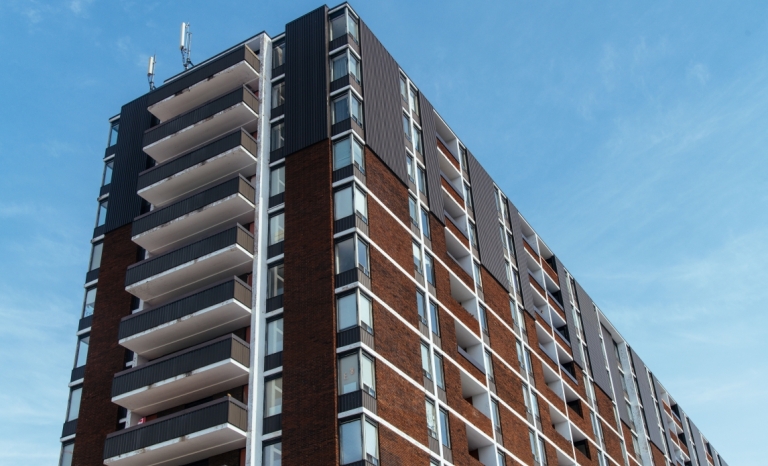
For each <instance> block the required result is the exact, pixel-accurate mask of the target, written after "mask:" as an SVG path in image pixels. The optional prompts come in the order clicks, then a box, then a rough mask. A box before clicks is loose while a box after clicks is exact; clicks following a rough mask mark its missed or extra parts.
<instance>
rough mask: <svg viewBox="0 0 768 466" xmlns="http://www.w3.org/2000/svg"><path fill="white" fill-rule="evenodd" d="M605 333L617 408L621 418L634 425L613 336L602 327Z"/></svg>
mask: <svg viewBox="0 0 768 466" xmlns="http://www.w3.org/2000/svg"><path fill="white" fill-rule="evenodd" d="M600 328H601V329H602V331H603V341H604V342H605V354H606V356H607V357H608V367H609V368H610V369H611V378H612V379H613V389H614V393H615V395H616V397H615V400H616V408H618V410H619V417H620V418H621V420H622V421H624V423H625V424H627V425H632V420H631V419H630V418H629V413H627V403H626V401H625V400H624V392H623V390H624V389H623V388H622V385H621V377H622V375H621V372H620V371H619V361H618V360H617V359H616V352H615V351H614V349H613V341H614V340H613V335H611V332H610V331H609V330H608V329H607V328H605V326H603V325H601V326H600Z"/></svg>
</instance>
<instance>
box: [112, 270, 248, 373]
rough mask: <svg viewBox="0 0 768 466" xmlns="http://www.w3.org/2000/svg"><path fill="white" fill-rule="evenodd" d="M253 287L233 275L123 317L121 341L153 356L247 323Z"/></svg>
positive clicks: (143, 353)
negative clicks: (201, 288)
mask: <svg viewBox="0 0 768 466" xmlns="http://www.w3.org/2000/svg"><path fill="white" fill-rule="evenodd" d="M251 299H252V295H251V287H249V286H248V285H246V284H245V283H243V282H242V281H240V280H239V279H238V278H232V279H230V280H227V281H226V282H223V283H219V284H217V285H214V286H212V287H210V288H208V289H205V290H203V291H199V292H197V293H194V294H192V295H189V296H186V297H184V298H181V299H179V300H176V301H173V302H171V303H168V304H166V305H164V306H160V307H156V308H152V309H145V310H143V311H141V312H137V313H136V314H131V315H129V316H127V317H123V320H122V321H121V322H120V330H119V331H118V338H119V339H120V342H119V343H120V345H121V346H123V347H125V348H128V349H129V350H131V351H133V352H134V353H136V354H138V355H139V356H141V357H143V358H147V359H154V358H158V357H160V356H163V355H165V354H168V353H172V352H174V351H178V350H181V349H184V348H188V347H190V346H193V345H196V344H198V343H202V342H204V341H208V340H210V339H211V338H215V337H217V336H219V335H222V334H224V333H228V332H232V331H235V330H237V329H239V328H243V327H245V326H247V325H248V324H249V323H250V321H251Z"/></svg>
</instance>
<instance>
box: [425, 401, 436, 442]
mask: <svg viewBox="0 0 768 466" xmlns="http://www.w3.org/2000/svg"><path fill="white" fill-rule="evenodd" d="M425 404H426V407H427V430H428V431H429V435H430V436H432V437H433V438H437V413H436V412H435V404H434V403H432V402H431V401H429V400H427V401H426V403H425Z"/></svg>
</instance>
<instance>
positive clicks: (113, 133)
mask: <svg viewBox="0 0 768 466" xmlns="http://www.w3.org/2000/svg"><path fill="white" fill-rule="evenodd" d="M119 132H120V122H119V121H118V122H116V123H112V127H111V128H110V129H109V146H108V147H112V146H114V145H115V144H117V135H118V133H119Z"/></svg>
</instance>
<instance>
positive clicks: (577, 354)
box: [509, 202, 584, 369]
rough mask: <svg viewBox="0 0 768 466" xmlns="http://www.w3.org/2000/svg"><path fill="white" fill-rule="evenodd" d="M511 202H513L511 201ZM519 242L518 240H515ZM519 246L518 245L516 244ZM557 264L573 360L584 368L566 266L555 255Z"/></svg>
mask: <svg viewBox="0 0 768 466" xmlns="http://www.w3.org/2000/svg"><path fill="white" fill-rule="evenodd" d="M510 204H511V202H510ZM509 214H510V215H512V211H511V210H510V212H509ZM515 243H517V241H515ZM515 247H517V245H515ZM555 265H556V266H557V270H556V272H557V278H558V280H559V282H560V283H559V284H560V295H561V296H562V297H563V310H564V311H565V321H566V323H567V324H568V335H570V337H571V349H572V350H573V351H571V352H572V353H573V360H574V361H575V362H576V364H578V365H579V367H581V368H582V369H584V361H583V360H582V359H581V351H579V350H578V349H576V345H578V341H579V339H578V337H577V336H576V335H577V334H578V330H577V327H576V324H575V323H574V321H573V306H572V305H571V300H570V298H569V296H568V277H567V276H566V274H565V267H563V263H562V262H560V259H558V258H557V256H555Z"/></svg>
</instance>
